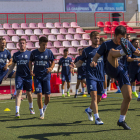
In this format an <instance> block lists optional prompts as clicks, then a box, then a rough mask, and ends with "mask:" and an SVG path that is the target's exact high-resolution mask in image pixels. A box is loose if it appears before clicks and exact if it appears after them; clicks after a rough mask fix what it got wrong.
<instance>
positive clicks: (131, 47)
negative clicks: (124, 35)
mask: <svg viewBox="0 0 140 140" xmlns="http://www.w3.org/2000/svg"><path fill="white" fill-rule="evenodd" d="M128 47H129V49H130V50H131V52H132V53H134V52H135V51H136V48H135V47H134V46H133V45H132V44H131V42H129V41H128Z"/></svg>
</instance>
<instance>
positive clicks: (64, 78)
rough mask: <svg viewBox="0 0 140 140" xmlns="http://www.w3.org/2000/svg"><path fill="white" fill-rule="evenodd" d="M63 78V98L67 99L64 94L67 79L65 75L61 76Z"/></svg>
mask: <svg viewBox="0 0 140 140" xmlns="http://www.w3.org/2000/svg"><path fill="white" fill-rule="evenodd" d="M61 78H62V87H61V88H62V97H65V94H64V89H65V80H66V77H65V75H61Z"/></svg>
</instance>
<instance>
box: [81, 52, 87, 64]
mask: <svg viewBox="0 0 140 140" xmlns="http://www.w3.org/2000/svg"><path fill="white" fill-rule="evenodd" d="M80 60H81V61H83V62H85V60H87V54H86V51H85V49H84V50H83V52H82V57H81V58H80Z"/></svg>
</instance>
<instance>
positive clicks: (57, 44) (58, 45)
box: [53, 41, 63, 48]
mask: <svg viewBox="0 0 140 140" xmlns="http://www.w3.org/2000/svg"><path fill="white" fill-rule="evenodd" d="M53 44H54V47H55V48H63V46H62V44H61V42H60V41H55V42H54V43H53Z"/></svg>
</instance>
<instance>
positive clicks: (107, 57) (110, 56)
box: [91, 26, 140, 130]
mask: <svg viewBox="0 0 140 140" xmlns="http://www.w3.org/2000/svg"><path fill="white" fill-rule="evenodd" d="M122 37H123V38H125V37H126V28H125V27H124V26H118V27H116V29H115V34H114V39H112V40H109V41H106V42H104V43H103V44H102V45H101V47H100V49H99V50H98V51H97V53H96V55H95V56H94V58H93V61H92V63H91V67H96V65H97V61H98V59H99V58H100V57H101V56H103V57H104V63H105V72H106V74H107V75H109V76H110V77H111V78H114V79H116V80H117V81H118V83H119V86H120V89H121V91H122V94H123V98H124V99H123V102H122V106H121V115H120V119H119V121H118V122H117V124H118V125H119V126H122V127H123V128H124V129H126V130H130V129H131V128H130V127H129V126H128V125H127V124H126V122H125V116H126V113H127V110H128V107H129V104H130V100H131V94H132V92H131V86H130V81H129V78H128V73H127V69H126V61H127V59H126V55H128V54H129V52H132V53H134V54H136V55H140V53H139V51H137V50H136V48H134V47H133V45H132V44H131V43H130V42H129V41H127V45H125V47H124V45H121V41H122V40H124V39H123V38H122ZM122 42H123V41H122ZM119 57H120V61H119V63H118V58H119Z"/></svg>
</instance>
